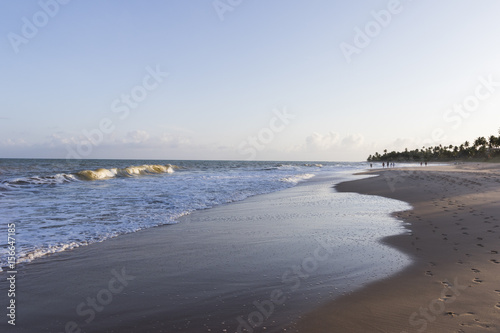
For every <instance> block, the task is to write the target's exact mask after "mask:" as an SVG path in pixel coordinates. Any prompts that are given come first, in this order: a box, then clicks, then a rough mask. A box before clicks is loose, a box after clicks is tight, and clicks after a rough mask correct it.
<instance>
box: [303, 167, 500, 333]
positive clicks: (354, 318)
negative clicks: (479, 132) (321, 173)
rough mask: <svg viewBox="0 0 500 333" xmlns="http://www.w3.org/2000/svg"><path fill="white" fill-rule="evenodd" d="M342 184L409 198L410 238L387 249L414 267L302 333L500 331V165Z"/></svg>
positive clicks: (382, 174) (339, 305) (309, 320)
mask: <svg viewBox="0 0 500 333" xmlns="http://www.w3.org/2000/svg"><path fill="white" fill-rule="evenodd" d="M372 173H373V174H377V175H379V176H378V177H374V178H369V179H363V180H359V181H353V182H347V183H342V184H339V185H338V186H337V187H336V189H337V190H338V191H340V192H357V193H363V194H370V195H378V196H385V197H388V198H396V199H399V200H404V201H406V202H408V203H410V204H411V205H412V206H413V209H412V210H408V211H401V212H396V213H394V215H395V216H396V217H398V218H401V219H403V220H404V221H407V222H409V223H410V225H409V226H408V229H409V230H411V234H408V235H400V236H395V237H389V238H386V239H385V240H384V242H385V243H387V244H390V245H391V246H393V247H395V248H397V249H399V250H400V251H403V252H405V253H407V254H409V255H410V256H411V257H412V258H413V260H414V264H413V265H412V266H410V267H409V268H407V269H406V270H404V271H402V272H400V273H399V274H397V275H395V276H393V277H391V278H389V279H385V280H382V281H379V282H376V283H374V284H372V285H370V286H368V287H367V288H364V289H362V290H359V291H357V292H355V293H353V294H350V295H346V296H344V297H341V298H339V299H337V300H336V301H334V302H332V303H331V304H329V305H326V306H324V307H322V308H321V309H319V310H318V311H314V312H312V313H310V314H309V315H307V316H305V318H303V320H302V321H301V322H300V324H299V325H298V326H297V327H295V328H296V329H297V331H298V332H408V333H410V332H436V333H437V332H439V333H442V332H464V333H465V332H467V333H468V332H500V278H499V276H500V255H499V252H500V221H499V218H500V201H499V200H500V199H499V198H500V167H499V166H498V164H486V163H481V164H477V163H474V164H472V163H471V164H459V165H455V166H439V167H437V166H436V167H431V166H429V167H423V168H412V169H389V170H387V169H385V170H374V171H372Z"/></svg>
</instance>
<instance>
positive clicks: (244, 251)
mask: <svg viewBox="0 0 500 333" xmlns="http://www.w3.org/2000/svg"><path fill="white" fill-rule="evenodd" d="M339 177H340V178H342V179H346V178H345V177H344V176H339ZM346 177H351V178H352V176H346ZM340 178H338V179H340ZM334 182H335V178H332V177H326V178H317V177H315V178H313V179H311V180H310V181H308V182H305V183H301V184H299V185H298V186H296V187H294V188H290V189H287V190H284V191H280V192H275V193H271V194H266V195H260V196H255V197H252V198H248V199H246V200H244V201H241V202H235V203H231V204H227V205H222V206H219V207H216V208H213V209H208V210H203V211H198V212H194V213H193V214H191V215H188V216H185V217H183V218H181V219H180V221H179V223H178V224H175V225H168V226H162V227H157V228H151V229H147V230H143V231H139V232H136V233H133V234H127V235H123V236H120V237H116V238H113V239H109V240H106V241H104V242H102V243H96V244H92V245H89V246H85V247H80V248H77V249H74V250H71V251H66V252H62V253H58V254H54V255H50V256H47V257H44V258H41V259H38V260H36V261H34V262H32V263H30V264H27V265H24V266H20V267H19V268H18V271H19V272H18V274H17V277H16V278H17V286H16V289H17V292H16V302H17V303H16V304H17V311H16V316H17V317H16V323H17V324H16V326H15V327H10V326H8V325H6V320H2V322H1V323H0V331H2V332H17V333H20V332H23V333H24V332H30V333H32V332H57V333H59V332H74V333H79V332H120V333H127V332H281V331H282V330H283V327H284V326H288V325H290V324H292V323H294V322H296V321H297V320H298V318H299V316H300V315H301V314H303V313H305V312H308V311H310V310H312V309H314V308H317V307H318V306H321V305H322V304H326V303H328V302H329V301H330V300H331V299H334V298H335V297H339V296H341V295H342V294H346V293H348V292H350V291H352V290H355V289H358V288H360V287H362V286H363V285H365V284H367V283H369V282H371V281H374V280H377V279H381V278H384V277H387V276H390V275H391V274H393V273H394V272H397V271H399V270H401V269H402V268H403V267H405V266H406V265H409V263H410V260H409V259H408V257H407V256H405V255H403V254H401V253H400V252H399V251H397V250H395V249H393V248H391V247H389V246H386V245H382V244H380V242H379V241H378V239H379V237H382V236H384V235H391V234H395V233H401V232H404V229H403V228H402V227H401V225H400V223H399V222H398V221H396V220H395V219H392V218H390V217H389V214H390V212H391V211H395V210H401V209H405V208H408V207H409V206H408V205H407V204H405V203H403V202H400V201H395V200H388V199H386V198H382V197H377V196H361V195H359V194H355V193H337V192H335V190H334V189H332V184H333V183H334ZM4 276H6V273H5V272H4V273H1V274H0V277H2V278H1V280H0V294H1V295H2V297H1V299H0V300H1V302H4V303H2V304H0V306H2V308H4V309H5V307H6V306H7V305H6V303H5V301H6V300H7V297H5V295H6V293H7V291H6V287H7V284H6V280H5V279H4ZM2 316H5V314H4V315H2ZM4 318H5V317H4Z"/></svg>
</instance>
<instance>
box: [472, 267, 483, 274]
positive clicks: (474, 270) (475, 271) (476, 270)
mask: <svg viewBox="0 0 500 333" xmlns="http://www.w3.org/2000/svg"><path fill="white" fill-rule="evenodd" d="M471 271H473V272H474V273H480V272H481V271H480V270H479V269H476V268H471Z"/></svg>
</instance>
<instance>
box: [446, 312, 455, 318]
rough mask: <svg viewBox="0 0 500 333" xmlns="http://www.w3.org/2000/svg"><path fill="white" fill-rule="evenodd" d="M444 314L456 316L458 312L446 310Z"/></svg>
mask: <svg viewBox="0 0 500 333" xmlns="http://www.w3.org/2000/svg"><path fill="white" fill-rule="evenodd" d="M445 314H446V315H448V316H450V317H455V316H458V314H456V313H455V312H451V311H448V312H446V313H445Z"/></svg>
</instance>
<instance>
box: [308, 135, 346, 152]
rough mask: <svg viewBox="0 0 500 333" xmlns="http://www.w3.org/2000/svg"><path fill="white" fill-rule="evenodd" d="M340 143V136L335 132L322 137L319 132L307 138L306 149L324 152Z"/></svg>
mask: <svg viewBox="0 0 500 333" xmlns="http://www.w3.org/2000/svg"><path fill="white" fill-rule="evenodd" d="M338 142H339V135H338V134H337V133H334V132H329V133H328V134H325V135H322V134H319V133H317V132H314V133H313V134H311V135H309V136H308V137H306V144H305V148H306V149H307V150H313V151H317V150H320V151H324V150H329V149H331V148H333V147H335V146H336V145H337V144H338Z"/></svg>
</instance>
